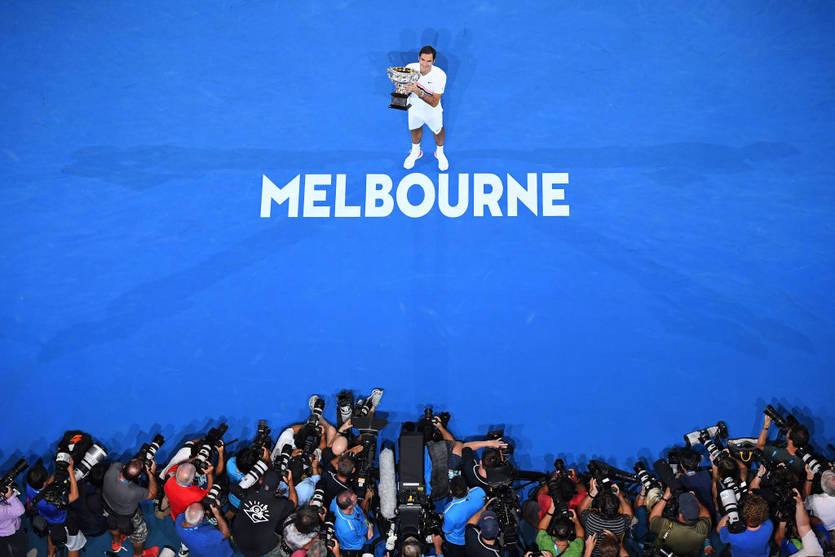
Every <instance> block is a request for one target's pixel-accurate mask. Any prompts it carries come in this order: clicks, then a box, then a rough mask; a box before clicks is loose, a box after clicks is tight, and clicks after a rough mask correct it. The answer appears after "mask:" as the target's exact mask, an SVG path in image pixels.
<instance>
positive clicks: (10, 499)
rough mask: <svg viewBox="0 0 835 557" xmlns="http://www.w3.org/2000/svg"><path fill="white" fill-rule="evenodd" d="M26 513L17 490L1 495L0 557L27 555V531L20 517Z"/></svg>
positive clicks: (9, 490) (7, 491)
mask: <svg viewBox="0 0 835 557" xmlns="http://www.w3.org/2000/svg"><path fill="white" fill-rule="evenodd" d="M25 512H26V509H25V508H24V507H23V503H21V502H20V499H19V498H18V493H17V490H16V489H15V488H13V487H9V488H8V489H7V490H6V491H5V493H0V557H23V555H25V554H26V531H25V530H23V529H22V528H21V527H20V517H21V516H23V513H25Z"/></svg>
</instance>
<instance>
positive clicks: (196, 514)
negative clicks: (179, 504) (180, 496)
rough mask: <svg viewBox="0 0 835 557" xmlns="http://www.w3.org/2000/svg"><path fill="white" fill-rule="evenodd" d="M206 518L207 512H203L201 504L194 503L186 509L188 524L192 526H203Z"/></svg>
mask: <svg viewBox="0 0 835 557" xmlns="http://www.w3.org/2000/svg"><path fill="white" fill-rule="evenodd" d="M204 516H205V511H204V510H203V505H202V504H201V503H192V504H191V505H189V506H188V507H186V522H187V523H188V524H191V525H192V526H196V525H197V524H201V523H202V522H203V517H204Z"/></svg>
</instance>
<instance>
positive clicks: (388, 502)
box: [379, 447, 397, 520]
mask: <svg viewBox="0 0 835 557" xmlns="http://www.w3.org/2000/svg"><path fill="white" fill-rule="evenodd" d="M379 490H380V514H382V515H383V517H384V518H385V519H387V520H394V517H395V515H396V514H397V486H396V484H395V478H394V451H393V450H391V447H385V448H384V449H382V450H381V451H380V486H379Z"/></svg>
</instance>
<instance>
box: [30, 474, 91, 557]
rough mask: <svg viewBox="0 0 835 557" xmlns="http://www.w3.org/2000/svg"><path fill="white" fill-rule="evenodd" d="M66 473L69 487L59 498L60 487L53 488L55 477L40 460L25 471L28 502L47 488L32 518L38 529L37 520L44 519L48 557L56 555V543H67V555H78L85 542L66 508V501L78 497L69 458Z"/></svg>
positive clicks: (70, 501)
mask: <svg viewBox="0 0 835 557" xmlns="http://www.w3.org/2000/svg"><path fill="white" fill-rule="evenodd" d="M67 474H68V477H67V479H66V481H67V482H68V484H69V489H68V491H67V494H66V499H64V500H60V499H61V498H62V497H63V494H62V493H61V490H60V489H58V490H56V491H52V490H53V488H55V484H56V482H57V480H56V477H55V476H54V475H53V476H49V475H48V474H47V471H46V468H44V467H43V464H41V463H40V462H39V463H38V465H36V466H35V467H34V468H32V469H30V470H29V473H28V474H27V475H26V499H27V501H28V502H29V504H30V505H31V504H32V501H33V500H34V499H35V498H38V495H39V494H40V493H41V492H42V491H46V490H49V491H47V493H46V494H45V495H46V496H44V497H41V498H39V499H40V500H39V501H38V502H37V504H36V505H35V510H36V511H37V517H36V518H34V519H33V520H32V524H33V527H34V528H35V529H36V530H38V529H41V528H39V526H38V524H37V523H38V522H39V521H41V522H44V523H45V526H43V527H42V528H43V529H46V532H47V538H46V541H47V552H48V555H49V557H53V556H54V555H55V552H56V550H57V546H59V545H64V546H66V548H67V551H68V554H69V557H78V555H79V552H80V551H81V549H82V548H83V547H84V546H85V545H86V543H87V538H86V537H85V536H84V534H83V533H82V532H81V530H80V528H79V527H78V524H77V521H76V520H75V517H74V516H73V514H72V513H71V512H70V511H69V508H68V505H69V504H71V503H73V502H75V501H76V500H78V484H77V483H76V481H75V469H74V468H73V462H72V460H70V461H69V463H68V466H67Z"/></svg>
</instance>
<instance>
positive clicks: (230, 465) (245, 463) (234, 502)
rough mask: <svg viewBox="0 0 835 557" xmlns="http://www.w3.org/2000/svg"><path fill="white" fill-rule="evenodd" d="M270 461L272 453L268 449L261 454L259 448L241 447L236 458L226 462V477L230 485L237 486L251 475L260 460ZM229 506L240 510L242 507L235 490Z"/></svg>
mask: <svg viewBox="0 0 835 557" xmlns="http://www.w3.org/2000/svg"><path fill="white" fill-rule="evenodd" d="M269 459H270V453H269V451H268V450H267V449H266V448H263V449H262V450H261V452H260V454H259V451H258V448H257V447H252V446H245V447H241V448H240V449H239V450H238V452H237V453H235V456H233V457H232V458H230V459H229V460H228V461H227V462H226V477H227V478H228V479H229V484H230V485H236V484H237V483H238V482H240V481H241V480H242V479H243V477H244V476H246V475H247V474H248V473H249V471H250V470H252V467H253V466H255V464H256V463H257V462H258V461H259V460H263V461H264V462H270V460H269ZM229 505H231V506H232V508H233V509H238V508H239V507H240V505H241V500H240V499H238V496H237V495H236V494H235V493H234V490H230V493H229Z"/></svg>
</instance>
